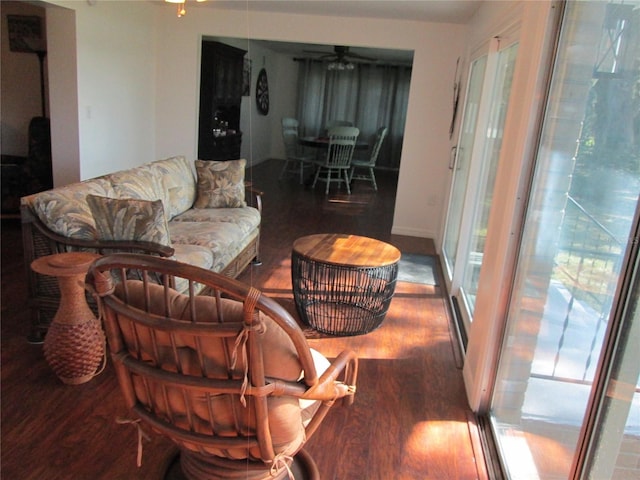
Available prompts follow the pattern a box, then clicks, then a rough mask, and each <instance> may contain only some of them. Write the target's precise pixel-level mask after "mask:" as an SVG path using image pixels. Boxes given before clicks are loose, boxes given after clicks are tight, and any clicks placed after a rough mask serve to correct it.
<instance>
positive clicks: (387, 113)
mask: <svg viewBox="0 0 640 480" xmlns="http://www.w3.org/2000/svg"><path fill="white" fill-rule="evenodd" d="M299 62H300V64H299V70H298V105H297V109H298V111H297V117H298V121H299V122H300V126H301V130H300V133H301V135H313V136H322V135H324V134H325V129H326V125H327V124H328V123H329V122H331V121H333V120H349V121H351V122H353V124H354V126H356V127H358V128H359V129H360V137H359V141H366V142H369V143H370V144H371V143H372V142H373V139H374V136H375V133H376V131H377V130H378V128H380V127H383V126H384V127H387V128H388V129H389V130H388V133H387V138H386V139H385V141H384V143H383V145H382V149H381V150H380V155H379V157H378V163H377V166H378V167H383V168H392V169H398V168H399V166H400V155H401V151H402V138H403V135H404V125H405V118H406V114H407V103H408V99H409V84H410V82H411V67H409V66H385V65H373V64H356V67H355V69H354V70H351V71H348V70H343V71H341V70H327V66H326V64H323V63H321V62H317V61H313V60H308V59H307V60H299Z"/></svg>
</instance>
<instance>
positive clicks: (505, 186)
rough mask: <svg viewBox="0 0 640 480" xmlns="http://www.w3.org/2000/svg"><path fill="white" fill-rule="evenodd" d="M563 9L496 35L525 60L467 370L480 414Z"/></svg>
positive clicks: (537, 8)
mask: <svg viewBox="0 0 640 480" xmlns="http://www.w3.org/2000/svg"><path fill="white" fill-rule="evenodd" d="M561 10H562V9H561V2H523V3H521V4H519V5H518V6H517V8H516V9H513V10H511V11H510V12H509V14H508V15H506V16H505V18H504V19H503V22H502V23H501V25H502V28H500V29H496V30H494V32H510V31H515V30H514V29H517V31H518V32H519V33H518V43H519V47H518V48H519V51H520V52H523V54H522V55H521V57H520V58H523V59H524V58H525V57H526V60H523V61H516V66H515V70H514V74H513V80H512V95H515V96H514V97H513V98H517V100H518V101H511V102H509V108H508V111H507V116H506V119H505V124H504V134H503V142H502V146H501V153H500V159H499V167H498V171H497V175H496V180H495V186H494V195H495V196H496V197H499V198H500V199H501V201H500V206H499V207H500V208H492V211H491V214H490V217H489V222H488V228H487V238H486V247H485V251H484V262H483V265H485V264H486V265H490V266H491V268H482V269H481V271H480V278H479V282H478V292H477V296H476V304H475V310H474V320H473V322H471V325H470V328H469V331H468V344H467V348H466V351H465V359H464V366H463V378H464V384H465V390H466V393H467V400H468V402H469V405H470V407H471V409H472V410H473V411H475V412H477V413H478V414H480V415H483V414H485V413H486V412H487V411H488V407H489V401H490V398H491V393H492V389H493V381H494V377H495V371H494V369H495V365H496V362H497V355H498V352H499V348H500V345H501V342H502V337H503V333H504V318H505V312H506V308H507V306H508V303H509V295H510V285H511V280H512V278H513V274H514V268H515V258H516V257H517V252H518V244H519V239H520V232H521V227H522V221H523V218H522V215H523V212H524V210H525V208H526V198H527V192H528V189H529V182H530V174H531V170H532V164H533V159H534V157H535V147H536V144H537V139H538V135H539V129H540V118H541V117H542V112H543V109H544V105H545V104H544V92H545V91H546V88H547V84H548V77H549V72H550V67H551V62H550V59H551V58H552V57H553V52H554V47H555V41H556V35H555V34H554V32H555V31H556V29H557V26H558V22H559V18H560V13H561ZM496 35H497V34H496ZM524 52H526V53H524Z"/></svg>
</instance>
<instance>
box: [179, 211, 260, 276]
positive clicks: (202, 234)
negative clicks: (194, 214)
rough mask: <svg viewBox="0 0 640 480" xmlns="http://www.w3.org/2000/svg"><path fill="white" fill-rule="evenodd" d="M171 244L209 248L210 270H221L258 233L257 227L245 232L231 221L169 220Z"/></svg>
mask: <svg viewBox="0 0 640 480" xmlns="http://www.w3.org/2000/svg"><path fill="white" fill-rule="evenodd" d="M169 232H170V234H171V242H172V243H173V245H174V246H175V245H178V244H182V245H200V246H202V247H207V248H208V249H210V250H211V253H212V255H213V266H212V268H211V270H213V271H214V272H221V271H222V270H224V268H225V267H226V266H227V265H229V263H231V261H232V260H233V259H234V258H235V257H236V256H237V255H238V253H240V251H242V249H244V248H245V247H246V246H247V244H248V243H249V242H250V241H251V240H253V239H254V238H255V237H256V236H257V235H258V229H254V230H253V232H251V233H250V234H246V233H244V232H243V231H242V229H241V228H240V227H239V226H238V225H235V224H233V223H226V224H224V225H223V226H221V224H219V223H216V222H170V223H169Z"/></svg>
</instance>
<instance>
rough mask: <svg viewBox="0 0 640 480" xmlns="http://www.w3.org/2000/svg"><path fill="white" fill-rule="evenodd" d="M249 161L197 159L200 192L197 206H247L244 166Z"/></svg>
mask: <svg viewBox="0 0 640 480" xmlns="http://www.w3.org/2000/svg"><path fill="white" fill-rule="evenodd" d="M246 163H247V161H246V160H245V159H244V158H242V159H240V160H229V161H226V162H214V161H205V160H196V162H195V164H196V173H197V174H198V192H197V196H196V201H195V203H194V205H193V206H194V207H195V208H225V207H232V208H237V207H246V206H247V203H246V202H245V199H244V167H245V165H246Z"/></svg>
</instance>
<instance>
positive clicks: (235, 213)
mask: <svg viewBox="0 0 640 480" xmlns="http://www.w3.org/2000/svg"><path fill="white" fill-rule="evenodd" d="M173 221H174V222H213V223H219V224H220V227H221V228H224V224H227V223H232V224H234V225H237V226H238V227H240V229H241V230H242V231H243V232H244V233H249V232H251V231H252V230H255V229H256V228H258V227H259V226H260V212H259V211H258V210H257V209H256V208H253V207H243V208H191V209H189V210H187V211H186V212H184V213H181V214H180V215H177V216H176V217H173Z"/></svg>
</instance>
